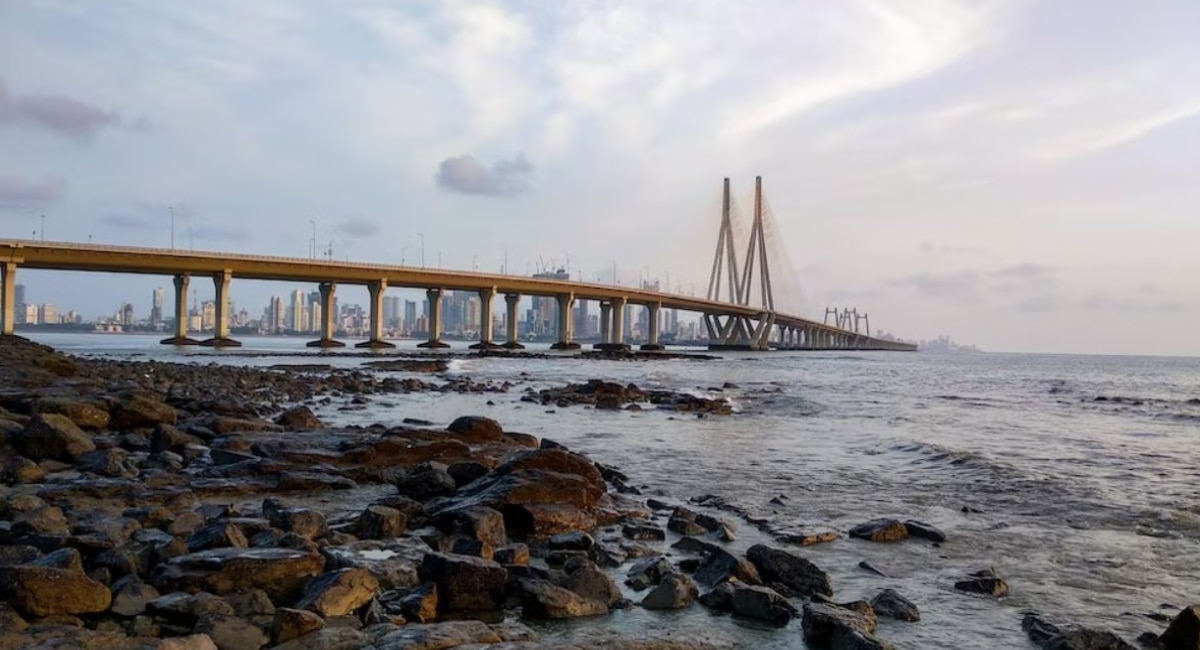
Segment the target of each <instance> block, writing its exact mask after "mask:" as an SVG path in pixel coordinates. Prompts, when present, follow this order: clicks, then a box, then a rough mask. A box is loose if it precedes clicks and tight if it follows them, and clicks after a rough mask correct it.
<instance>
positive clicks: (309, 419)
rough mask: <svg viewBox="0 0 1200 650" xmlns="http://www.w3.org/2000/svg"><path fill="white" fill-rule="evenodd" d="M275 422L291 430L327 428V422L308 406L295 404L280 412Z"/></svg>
mask: <svg viewBox="0 0 1200 650" xmlns="http://www.w3.org/2000/svg"><path fill="white" fill-rule="evenodd" d="M275 424H278V425H279V426H281V427H283V428H285V429H288V430H289V431H311V430H313V429H324V428H325V423H324V422H322V421H321V420H320V418H318V417H317V416H316V415H314V414H313V412H312V409H310V408H308V407H307V406H295V407H292V408H290V409H288V410H286V411H284V412H283V413H280V414H279V416H278V417H276V418H275Z"/></svg>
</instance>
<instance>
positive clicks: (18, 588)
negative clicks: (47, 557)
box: [5, 566, 112, 616]
mask: <svg viewBox="0 0 1200 650" xmlns="http://www.w3.org/2000/svg"><path fill="white" fill-rule="evenodd" d="M5 572H6V573H7V574H8V576H7V577H8V580H9V581H11V582H9V584H11V585H12V594H13V601H14V603H15V604H16V606H17V607H18V608H19V609H20V610H21V611H24V612H26V613H27V614H30V615H33V616H51V615H55V614H94V613H97V612H103V611H105V610H107V609H108V606H109V605H110V604H111V603H112V594H111V593H109V591H108V587H105V586H104V585H103V584H101V583H99V582H96V581H95V580H92V579H91V578H89V577H87V576H86V575H84V574H83V573H81V572H79V571H73V570H70V569H59V568H55V567H40V566H16V567H9V568H8V569H5Z"/></svg>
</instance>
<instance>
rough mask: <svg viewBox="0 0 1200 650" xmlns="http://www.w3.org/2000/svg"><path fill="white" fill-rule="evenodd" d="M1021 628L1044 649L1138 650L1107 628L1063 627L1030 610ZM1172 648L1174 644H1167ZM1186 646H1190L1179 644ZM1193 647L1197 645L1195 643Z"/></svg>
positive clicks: (1022, 621)
mask: <svg viewBox="0 0 1200 650" xmlns="http://www.w3.org/2000/svg"><path fill="white" fill-rule="evenodd" d="M1021 629H1023V630H1025V633H1026V634H1027V635H1029V639H1030V640H1031V641H1033V642H1034V643H1035V644H1036V645H1038V646H1040V647H1042V648H1043V649H1044V650H1136V649H1135V648H1134V647H1133V646H1132V645H1130V644H1128V643H1126V642H1125V641H1123V640H1122V639H1121V638H1120V637H1118V636H1117V635H1115V634H1113V633H1112V632H1109V631H1107V630H1090V629H1084V628H1071V629H1065V630H1064V629H1062V628H1060V627H1058V626H1057V625H1054V624H1053V623H1051V622H1049V621H1047V620H1046V619H1045V618H1043V617H1042V616H1041V615H1039V614H1036V613H1033V612H1029V613H1026V614H1025V616H1024V617H1023V618H1022V619H1021ZM1165 647H1166V648H1171V647H1172V646H1169V645H1167V646H1165ZM1179 647H1180V648H1186V647H1189V646H1186V645H1185V646H1179ZM1190 647H1192V648H1195V647H1197V646H1196V645H1195V644H1194V643H1193V645H1192V646H1190Z"/></svg>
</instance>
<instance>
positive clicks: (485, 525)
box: [433, 506, 508, 548]
mask: <svg viewBox="0 0 1200 650" xmlns="http://www.w3.org/2000/svg"><path fill="white" fill-rule="evenodd" d="M433 521H434V524H435V525H437V527H438V528H439V529H441V530H442V531H443V532H445V533H447V534H457V535H466V536H467V537H471V538H474V539H477V540H480V541H483V542H487V543H488V544H489V545H491V546H492V547H493V548H499V547H501V546H504V545H505V544H507V543H508V536H507V533H506V531H505V527H504V515H502V514H500V512H499V511H497V510H494V509H492V508H488V507H485V506H467V507H462V508H454V509H452V510H445V511H442V512H440V513H438V515H437V516H436V517H434V520H433Z"/></svg>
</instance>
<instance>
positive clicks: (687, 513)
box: [667, 508, 708, 535]
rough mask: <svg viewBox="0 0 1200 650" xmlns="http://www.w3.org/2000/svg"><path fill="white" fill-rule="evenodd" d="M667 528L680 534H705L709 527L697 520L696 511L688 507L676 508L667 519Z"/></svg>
mask: <svg viewBox="0 0 1200 650" xmlns="http://www.w3.org/2000/svg"><path fill="white" fill-rule="evenodd" d="M667 530H670V531H674V532H676V533H679V534H680V535H703V534H704V533H706V532H708V529H707V528H705V527H704V526H701V525H700V524H699V523H697V522H696V513H695V512H692V511H691V510H688V509H687V508H676V509H675V511H674V512H672V513H671V518H670V519H668V520H667Z"/></svg>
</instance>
